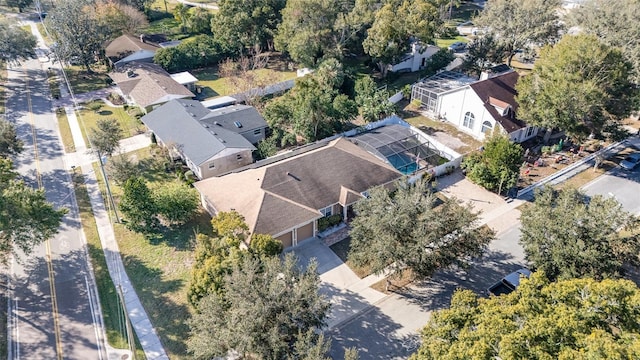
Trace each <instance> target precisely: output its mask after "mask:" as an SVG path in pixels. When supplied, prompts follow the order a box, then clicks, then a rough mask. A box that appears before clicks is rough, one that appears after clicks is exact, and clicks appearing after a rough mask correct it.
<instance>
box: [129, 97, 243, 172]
mask: <svg viewBox="0 0 640 360" xmlns="http://www.w3.org/2000/svg"><path fill="white" fill-rule="evenodd" d="M208 113H209V109H207V108H205V107H204V106H202V104H200V102H199V101H195V100H186V99H179V100H173V101H169V102H167V103H166V104H164V105H162V106H160V107H159V108H157V109H155V110H153V111H152V112H150V113H149V114H147V115H145V116H143V117H142V118H141V120H142V122H143V123H144V124H145V125H147V127H149V129H151V130H152V131H153V132H154V133H155V135H156V136H157V137H158V138H159V139H160V140H162V142H164V143H165V144H169V143H175V144H176V145H178V146H179V148H180V150H181V152H182V153H183V154H184V155H185V156H186V157H188V158H189V160H191V161H192V162H193V163H194V164H197V165H200V164H202V163H203V162H205V161H207V160H209V159H211V158H212V157H213V156H215V155H216V154H219V153H220V152H222V151H223V150H225V149H233V148H235V149H251V150H255V147H254V146H253V145H252V144H251V143H250V142H249V141H248V140H247V139H245V138H244V137H242V135H239V134H237V133H235V132H232V131H228V130H225V129H223V128H220V127H212V126H210V125H208V124H206V123H202V122H200V121H199V119H200V118H202V117H203V116H205V115H207V114H208Z"/></svg>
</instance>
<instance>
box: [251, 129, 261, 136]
mask: <svg viewBox="0 0 640 360" xmlns="http://www.w3.org/2000/svg"><path fill="white" fill-rule="evenodd" d="M260 134H262V129H255V130H253V135H260Z"/></svg>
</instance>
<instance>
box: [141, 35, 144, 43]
mask: <svg viewBox="0 0 640 360" xmlns="http://www.w3.org/2000/svg"><path fill="white" fill-rule="evenodd" d="M140 42H143V43H144V34H140Z"/></svg>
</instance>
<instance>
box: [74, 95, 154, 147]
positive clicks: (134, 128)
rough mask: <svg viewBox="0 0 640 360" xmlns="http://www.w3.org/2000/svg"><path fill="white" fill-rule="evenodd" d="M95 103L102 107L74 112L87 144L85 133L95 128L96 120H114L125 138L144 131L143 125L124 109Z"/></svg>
mask: <svg viewBox="0 0 640 360" xmlns="http://www.w3.org/2000/svg"><path fill="white" fill-rule="evenodd" d="M95 101H98V102H99V103H100V104H101V105H102V106H101V107H100V109H99V110H98V111H92V110H89V109H86V108H85V109H82V110H80V111H77V112H76V114H77V115H78V121H79V122H80V124H81V126H80V128H81V129H82V136H83V137H84V140H85V142H86V143H87V144H89V141H88V140H87V131H89V130H90V129H94V128H96V127H97V123H98V120H103V119H116V120H117V121H118V123H119V124H120V127H122V130H123V132H124V137H125V138H127V137H131V136H133V135H137V134H140V133H141V132H142V131H144V125H142V123H141V122H140V120H138V119H136V118H135V117H134V116H132V115H130V114H129V113H128V112H127V110H125V109H124V107H111V106H109V105H107V104H105V103H104V102H102V101H100V100H95ZM130 111H132V112H133V111H137V110H136V109H133V108H132V109H130Z"/></svg>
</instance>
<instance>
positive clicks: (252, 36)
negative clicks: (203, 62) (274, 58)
mask: <svg viewBox="0 0 640 360" xmlns="http://www.w3.org/2000/svg"><path fill="white" fill-rule="evenodd" d="M285 4H286V1H284V0H257V1H234V0H222V1H219V2H218V7H219V10H218V12H217V13H216V14H215V15H214V16H213V18H212V20H211V31H212V32H213V34H214V36H215V37H216V38H218V39H219V40H220V41H221V42H222V43H224V44H225V45H226V46H228V47H229V48H232V49H235V50H236V51H237V52H238V53H240V54H241V55H246V54H247V53H249V54H255V53H260V52H261V51H262V50H263V49H266V50H269V51H271V50H273V47H274V45H273V38H274V36H275V33H276V29H277V27H278V25H279V24H280V23H281V21H282V15H281V11H282V9H284V6H285Z"/></svg>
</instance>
